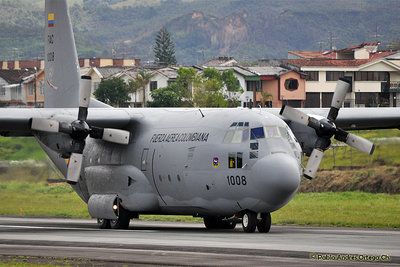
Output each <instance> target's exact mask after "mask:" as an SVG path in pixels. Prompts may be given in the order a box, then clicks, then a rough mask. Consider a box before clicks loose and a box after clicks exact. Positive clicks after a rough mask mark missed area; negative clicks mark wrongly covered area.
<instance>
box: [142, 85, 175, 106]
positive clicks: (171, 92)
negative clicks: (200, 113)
mask: <svg viewBox="0 0 400 267" xmlns="http://www.w3.org/2000/svg"><path fill="white" fill-rule="evenodd" d="M179 89H180V88H179V87H178V85H177V84H176V83H172V84H170V85H168V86H167V87H163V88H159V89H156V90H154V91H152V92H151V97H152V98H153V101H151V102H148V106H149V107H180V106H181V104H182V101H181V97H180V90H179Z"/></svg>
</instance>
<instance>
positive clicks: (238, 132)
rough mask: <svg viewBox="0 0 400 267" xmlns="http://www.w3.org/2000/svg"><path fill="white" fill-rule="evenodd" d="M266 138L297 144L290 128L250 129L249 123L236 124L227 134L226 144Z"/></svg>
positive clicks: (264, 127)
mask: <svg viewBox="0 0 400 267" xmlns="http://www.w3.org/2000/svg"><path fill="white" fill-rule="evenodd" d="M249 138H250V139H251V140H257V139H264V138H284V139H287V140H288V141H289V142H293V141H294V142H297V141H296V138H295V137H294V135H293V134H292V132H291V131H290V129H288V127H287V126H286V127H278V126H261V127H255V128H249V123H248V122H244V123H243V122H234V123H232V124H231V127H230V128H229V130H228V131H227V132H226V134H225V138H224V143H234V144H238V143H243V142H246V141H248V140H249Z"/></svg>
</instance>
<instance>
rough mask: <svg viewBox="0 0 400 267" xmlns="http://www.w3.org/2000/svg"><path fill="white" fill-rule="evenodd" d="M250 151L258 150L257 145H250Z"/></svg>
mask: <svg viewBox="0 0 400 267" xmlns="http://www.w3.org/2000/svg"><path fill="white" fill-rule="evenodd" d="M250 149H251V150H258V143H250Z"/></svg>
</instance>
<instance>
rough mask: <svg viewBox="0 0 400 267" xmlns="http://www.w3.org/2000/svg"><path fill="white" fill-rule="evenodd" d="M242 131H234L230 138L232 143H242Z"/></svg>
mask: <svg viewBox="0 0 400 267" xmlns="http://www.w3.org/2000/svg"><path fill="white" fill-rule="evenodd" d="M242 136H243V130H236V131H235V134H234V135H233V138H232V143H235V144H238V143H241V142H242Z"/></svg>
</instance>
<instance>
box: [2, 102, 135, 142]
mask: <svg viewBox="0 0 400 267" xmlns="http://www.w3.org/2000/svg"><path fill="white" fill-rule="evenodd" d="M88 113H89V115H88V119H87V122H88V123H89V125H91V126H97V127H103V128H116V129H122V128H124V127H126V126H127V125H128V124H129V122H131V120H133V118H132V116H131V115H130V114H129V113H128V111H127V109H125V110H124V109H110V108H104V109H103V108H96V109H89V112H88ZM77 115H78V109H76V108H71V109H56V108H54V109H50V108H44V109H22V108H3V109H0V135H2V136H32V131H31V129H30V119H31V118H44V119H57V120H60V121H65V122H72V121H74V120H76V118H77Z"/></svg>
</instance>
